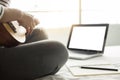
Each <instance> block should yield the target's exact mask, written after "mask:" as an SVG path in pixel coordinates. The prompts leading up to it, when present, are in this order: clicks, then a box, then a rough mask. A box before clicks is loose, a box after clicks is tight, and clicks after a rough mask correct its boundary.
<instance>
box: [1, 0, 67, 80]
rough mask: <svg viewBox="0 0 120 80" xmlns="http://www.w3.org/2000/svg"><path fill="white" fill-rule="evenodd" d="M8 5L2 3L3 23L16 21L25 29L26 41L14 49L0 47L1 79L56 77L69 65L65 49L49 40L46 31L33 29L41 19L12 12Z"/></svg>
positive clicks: (23, 13) (15, 10) (5, 1)
mask: <svg viewBox="0 0 120 80" xmlns="http://www.w3.org/2000/svg"><path fill="white" fill-rule="evenodd" d="M9 3H10V1H9V0H0V23H3V22H11V21H17V22H18V23H19V25H21V26H23V27H24V28H25V29H26V31H27V33H26V36H27V40H26V42H25V43H24V44H21V45H17V46H15V47H11V48H5V47H0V79H1V80H8V79H9V80H33V79H36V78H40V77H43V76H47V75H53V74H55V73H56V72H57V71H59V69H60V68H61V67H62V66H63V65H64V64H65V62H66V61H67V58H68V53H67V50H66V48H65V47H64V46H63V45H62V44H61V43H59V42H57V41H50V40H47V35H46V34H45V32H44V31H43V30H41V29H40V30H39V29H33V28H34V27H35V26H36V25H37V24H39V21H38V19H36V18H34V17H33V16H32V15H30V14H28V13H25V12H23V11H21V10H18V9H14V8H9V7H8V5H9ZM0 27H1V26H0Z"/></svg>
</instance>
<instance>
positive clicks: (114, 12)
mask: <svg viewBox="0 0 120 80" xmlns="http://www.w3.org/2000/svg"><path fill="white" fill-rule="evenodd" d="M119 7H120V1H119V0H81V23H113V24H116V23H120V9H119Z"/></svg>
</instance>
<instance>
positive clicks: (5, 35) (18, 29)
mask: <svg viewBox="0 0 120 80" xmlns="http://www.w3.org/2000/svg"><path fill="white" fill-rule="evenodd" d="M25 33H26V29H25V28H24V27H22V26H19V25H18V23H17V22H16V21H13V22H6V23H0V46H4V47H13V46H17V45H18V44H20V43H24V42H25V40H26V35H25Z"/></svg>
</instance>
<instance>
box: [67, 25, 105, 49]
mask: <svg viewBox="0 0 120 80" xmlns="http://www.w3.org/2000/svg"><path fill="white" fill-rule="evenodd" d="M105 31H106V26H105V27H104V26H93V27H92V26H91V27H89V26H88V27H86V26H85V27H84V26H80V27H78V26H77V27H74V28H73V31H72V34H71V39H70V42H69V48H73V49H74V48H75V49H87V50H99V51H102V49H103V44H104V37H105Z"/></svg>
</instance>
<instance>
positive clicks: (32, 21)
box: [18, 12, 39, 35]
mask: <svg viewBox="0 0 120 80" xmlns="http://www.w3.org/2000/svg"><path fill="white" fill-rule="evenodd" d="M18 23H19V25H20V26H23V27H25V28H26V30H27V35H28V34H31V33H32V31H33V28H34V27H35V26H36V25H37V24H39V20H38V19H36V18H34V17H33V16H32V15H30V14H28V13H24V12H23V14H22V16H21V18H20V19H19V20H18Z"/></svg>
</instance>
